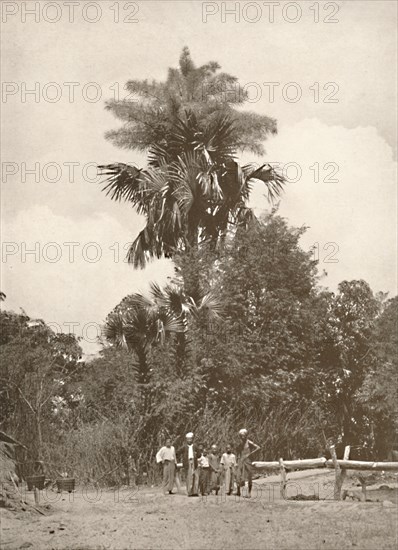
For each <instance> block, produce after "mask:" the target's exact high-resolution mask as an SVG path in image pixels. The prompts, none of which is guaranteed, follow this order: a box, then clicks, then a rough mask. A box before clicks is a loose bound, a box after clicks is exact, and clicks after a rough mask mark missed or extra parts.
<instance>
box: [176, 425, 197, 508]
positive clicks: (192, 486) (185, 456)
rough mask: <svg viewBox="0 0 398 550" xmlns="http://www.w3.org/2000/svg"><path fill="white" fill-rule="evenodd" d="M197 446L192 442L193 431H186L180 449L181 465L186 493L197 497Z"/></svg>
mask: <svg viewBox="0 0 398 550" xmlns="http://www.w3.org/2000/svg"><path fill="white" fill-rule="evenodd" d="M197 452H198V451H197V448H196V445H195V444H194V442H193V433H192V432H188V433H187V434H186V436H185V444H184V446H183V448H182V449H181V451H180V454H182V465H183V468H184V471H185V479H186V484H187V495H188V496H189V497H197V496H198V495H199V473H198V469H197V468H198V456H197Z"/></svg>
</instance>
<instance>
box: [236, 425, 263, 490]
mask: <svg viewBox="0 0 398 550" xmlns="http://www.w3.org/2000/svg"><path fill="white" fill-rule="evenodd" d="M239 438H240V443H239V446H238V448H237V459H238V467H237V469H236V484H237V486H238V487H237V491H236V495H237V496H239V497H240V488H241V487H243V486H244V484H245V481H247V482H248V495H247V498H250V497H251V495H252V484H253V482H252V479H253V478H252V459H251V456H252V454H253V453H255V452H256V451H258V450H259V448H260V447H259V446H258V445H256V443H253V441H250V439H248V437H247V430H246V429H245V428H242V429H241V430H239Z"/></svg>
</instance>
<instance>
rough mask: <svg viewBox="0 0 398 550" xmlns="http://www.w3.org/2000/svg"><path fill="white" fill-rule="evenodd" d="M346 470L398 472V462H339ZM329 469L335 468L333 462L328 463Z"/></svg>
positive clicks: (328, 461)
mask: <svg viewBox="0 0 398 550" xmlns="http://www.w3.org/2000/svg"><path fill="white" fill-rule="evenodd" d="M337 462H338V465H339V466H340V468H341V469H344V470H377V471H383V470H384V471H392V472H398V462H365V461H361V460H339V459H338V460H337ZM326 467H327V468H334V463H333V460H327V461H326Z"/></svg>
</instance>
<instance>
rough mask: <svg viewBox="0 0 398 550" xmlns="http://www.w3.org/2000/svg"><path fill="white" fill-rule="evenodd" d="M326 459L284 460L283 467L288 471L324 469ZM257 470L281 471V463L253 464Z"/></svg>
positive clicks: (257, 462)
mask: <svg viewBox="0 0 398 550" xmlns="http://www.w3.org/2000/svg"><path fill="white" fill-rule="evenodd" d="M325 465H326V458H323V457H321V458H306V459H303V460H284V461H283V466H284V467H285V468H286V470H310V469H312V468H324V467H325ZM252 466H253V468H255V469H256V470H279V468H280V464H279V462H260V461H256V462H252Z"/></svg>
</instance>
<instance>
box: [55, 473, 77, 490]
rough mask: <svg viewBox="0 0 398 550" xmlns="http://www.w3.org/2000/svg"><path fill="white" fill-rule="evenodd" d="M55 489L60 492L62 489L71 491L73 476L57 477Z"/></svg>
mask: <svg viewBox="0 0 398 550" xmlns="http://www.w3.org/2000/svg"><path fill="white" fill-rule="evenodd" d="M57 489H58V491H60V492H61V493H62V491H68V493H71V492H72V491H74V490H75V478H74V477H63V478H60V479H57Z"/></svg>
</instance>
